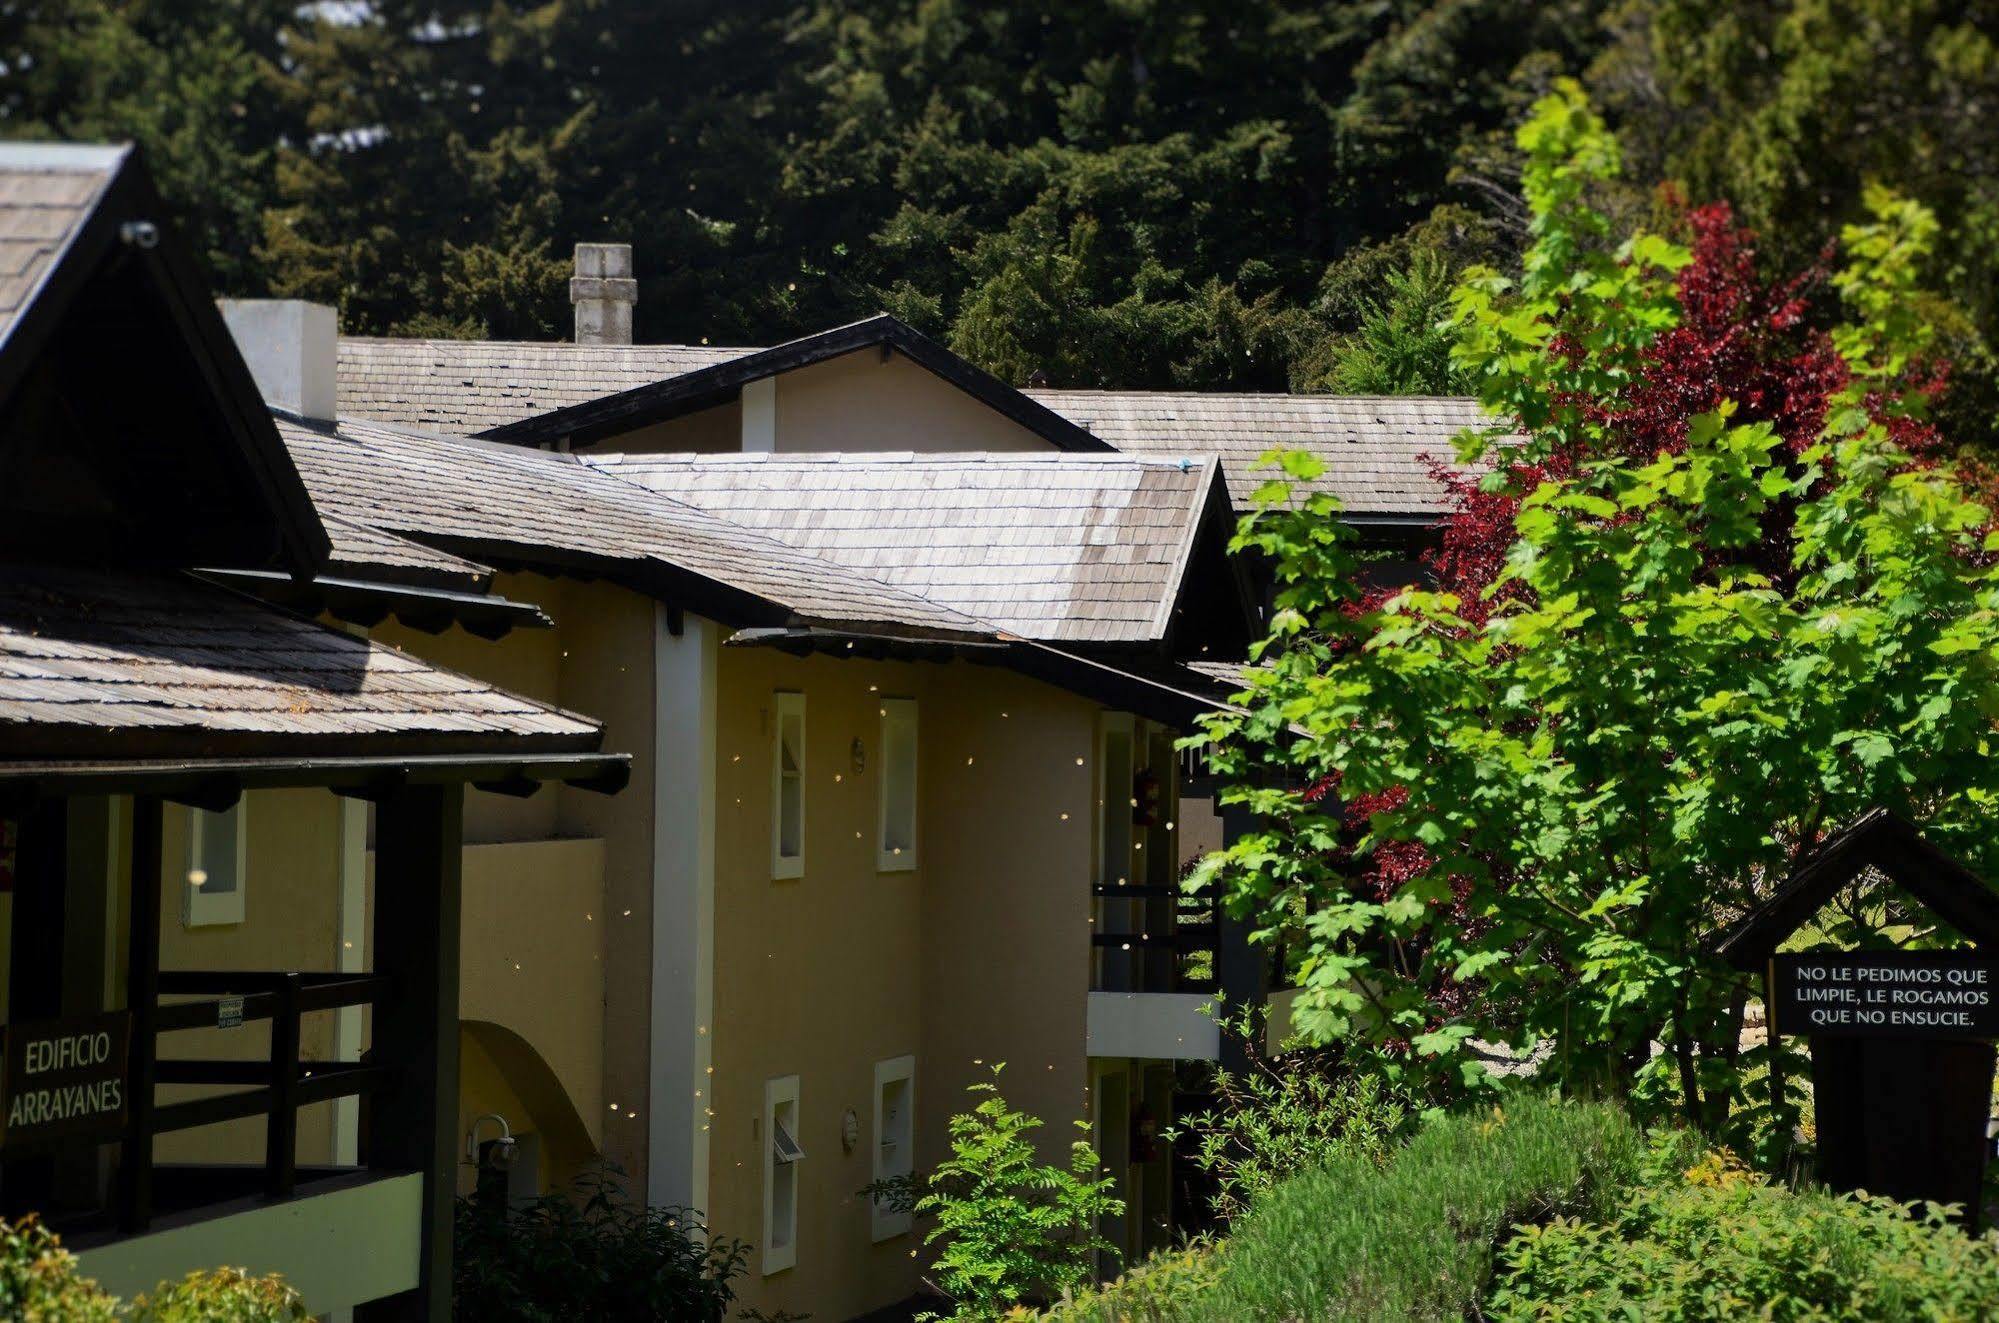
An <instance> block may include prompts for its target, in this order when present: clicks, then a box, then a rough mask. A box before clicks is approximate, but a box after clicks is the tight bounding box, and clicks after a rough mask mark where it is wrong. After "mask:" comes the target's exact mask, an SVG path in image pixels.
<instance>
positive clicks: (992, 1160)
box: [916, 1063, 1124, 1323]
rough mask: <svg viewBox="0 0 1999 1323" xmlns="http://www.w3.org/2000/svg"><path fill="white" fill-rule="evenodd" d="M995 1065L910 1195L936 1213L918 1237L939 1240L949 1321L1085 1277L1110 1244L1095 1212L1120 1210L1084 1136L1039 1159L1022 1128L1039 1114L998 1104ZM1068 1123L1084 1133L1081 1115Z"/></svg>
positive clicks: (1036, 1123)
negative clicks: (1056, 1162) (944, 1153)
mask: <svg viewBox="0 0 1999 1323" xmlns="http://www.w3.org/2000/svg"><path fill="white" fill-rule="evenodd" d="M1003 1069H1005V1063H1001V1064H1000V1065H996V1066H994V1067H993V1079H992V1080H991V1081H980V1082H979V1083H977V1084H974V1085H972V1086H971V1088H970V1089H969V1092H970V1093H971V1094H972V1096H973V1097H975V1098H977V1099H978V1100H979V1101H978V1103H977V1105H976V1106H974V1107H973V1109H972V1110H971V1111H969V1112H961V1113H959V1114H958V1115H956V1116H954V1117H952V1118H951V1123H950V1128H951V1156H950V1157H949V1158H947V1159H945V1160H944V1161H943V1162H941V1163H939V1164H938V1166H937V1170H936V1171H935V1172H934V1173H932V1174H931V1176H930V1178H929V1179H928V1180H927V1181H926V1182H925V1186H924V1188H925V1191H926V1192H925V1193H924V1195H923V1197H922V1198H920V1199H918V1200H917V1201H916V1211H917V1212H919V1213H927V1214H931V1215H934V1216H935V1217H936V1219H937V1225H936V1226H934V1227H932V1228H931V1229H930V1232H929V1234H928V1235H926V1236H925V1237H924V1243H925V1244H926V1245H930V1244H935V1243H937V1242H938V1241H942V1242H943V1245H944V1248H943V1251H942V1253H940V1254H939V1255H938V1257H937V1265H936V1273H937V1280H938V1282H939V1284H940V1285H942V1286H943V1288H944V1291H945V1293H946V1294H947V1295H949V1296H950V1297H951V1301H952V1304H953V1306H954V1308H953V1311H952V1313H951V1315H950V1318H951V1319H952V1321H953V1323H970V1321H971V1320H988V1319H996V1318H999V1317H1001V1316H1002V1315H1003V1314H1004V1313H1005V1312H1006V1311H1007V1310H1009V1309H1012V1308H1014V1307H1016V1306H1018V1305H1020V1304H1022V1303H1023V1302H1025V1301H1029V1300H1035V1301H1045V1300H1051V1299H1056V1298H1059V1297H1063V1296H1066V1295H1068V1294H1069V1293H1070V1292H1072V1291H1073V1290H1075V1288H1077V1287H1078V1286H1080V1285H1081V1284H1082V1283H1083V1282H1085V1281H1086V1280H1088V1278H1089V1276H1090V1272H1091V1269H1092V1267H1093V1266H1094V1264H1095V1259H1096V1256H1097V1254H1099V1253H1112V1252H1114V1250H1113V1247H1112V1246H1111V1245H1110V1243H1109V1242H1108V1241H1106V1240H1104V1239H1103V1237H1101V1236H1100V1235H1098V1234H1097V1222H1098V1220H1099V1219H1100V1218H1104V1217H1114V1216H1117V1215H1118V1214H1120V1213H1122V1212H1124V1204H1123V1202H1122V1201H1121V1200H1119V1199H1117V1198H1116V1197H1115V1196H1113V1195H1112V1193H1111V1190H1112V1189H1113V1188H1114V1186H1115V1182H1114V1181H1113V1180H1112V1179H1111V1178H1110V1177H1109V1176H1106V1175H1104V1174H1103V1171H1102V1163H1101V1162H1100V1161H1099V1160H1098V1158H1097V1153H1096V1150H1095V1149H1093V1148H1091V1147H1090V1145H1089V1143H1088V1142H1087V1140H1085V1139H1078V1140H1076V1141H1075V1142H1074V1143H1072V1144H1070V1146H1069V1165H1068V1166H1067V1167H1055V1166H1049V1165H1046V1164H1044V1163H1042V1162H1041V1161H1040V1158H1039V1155H1038V1154H1037V1153H1036V1151H1035V1147H1034V1142H1033V1141H1032V1140H1031V1139H1029V1138H1028V1134H1029V1132H1030V1131H1033V1130H1036V1129H1039V1128H1040V1126H1041V1122H1040V1120H1038V1119H1037V1118H1035V1117H1032V1116H1029V1115H1027V1114H1026V1113H1025V1112H1017V1111H1015V1110H1013V1109H1012V1108H1011V1107H1009V1106H1007V1103H1006V1099H1005V1098H1004V1097H1002V1096H1001V1095H1000V1091H999V1084H998V1083H997V1081H998V1079H999V1074H1000V1072H1001V1071H1002V1070H1003ZM1076 1124H1077V1126H1078V1127H1079V1128H1080V1129H1081V1131H1082V1132H1083V1134H1085V1135H1087V1134H1088V1133H1089V1124H1088V1123H1087V1122H1084V1121H1078V1122H1077V1123H1076Z"/></svg>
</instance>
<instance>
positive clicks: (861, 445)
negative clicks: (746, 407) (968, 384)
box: [591, 348, 1050, 454]
mask: <svg viewBox="0 0 1999 1323" xmlns="http://www.w3.org/2000/svg"><path fill="white" fill-rule="evenodd" d="M741 448H742V406H741V405H740V403H738V402H737V401H734V400H731V401H730V402H728V403H727V404H720V405H716V406H715V407H714V408H711V409H704V410H702V411H701V412H699V413H693V414H688V415H687V416H685V417H682V418H673V419H669V420H667V421H666V422H663V423H654V424H652V425H651V426H648V427H642V428H638V429H636V430H634V431H631V432H627V433H626V434H625V435H623V436H617V437H611V438H609V439H607V440H603V441H599V442H596V443H595V444H594V445H593V446H592V447H591V449H592V450H595V451H600V452H610V451H629V452H633V453H639V452H645V453H659V452H698V453H704V454H705V453H711V452H717V451H733V450H740V449H741ZM777 448H778V449H779V450H780V451H827V450H855V451H865V450H914V451H940V450H1048V449H1050V446H1049V443H1048V442H1047V441H1046V440H1044V439H1042V438H1041V437H1039V436H1036V435H1035V434H1034V433H1033V432H1031V431H1029V430H1028V429H1027V428H1025V427H1022V426H1021V425H1020V424H1019V423H1016V422H1014V421H1013V420H1012V419H1010V418H1008V417H1006V416H1005V415H1004V414H1001V413H999V412H998V411H996V410H994V409H991V408H989V407H987V406H986V405H984V404H981V403H980V402H979V401H977V400H975V399H973V398H972V397H971V396H970V395H967V394H966V393H965V392H963V391H961V390H959V389H958V388H957V387H956V386H953V385H951V384H950V383H949V382H947V381H945V380H944V379H943V378H941V377H938V376H935V375H934V374H932V373H931V372H929V371H927V370H926V369H924V368H921V367H918V366H917V365H916V364H915V363H912V362H910V361H909V360H908V359H907V358H904V357H903V356H902V355H901V354H894V353H892V354H890V355H889V356H888V358H887V359H883V358H882V356H881V352H880V351H879V350H877V349H873V348H869V349H861V350H856V351H855V352H854V353H851V354H843V355H841V356H840V357H838V358H830V359H827V360H826V361H825V362H823V363H814V364H812V365H810V366H809V367H802V368H799V369H797V370H796V371H792V372H787V373H784V374H783V375H782V376H779V377H778V378H777Z"/></svg>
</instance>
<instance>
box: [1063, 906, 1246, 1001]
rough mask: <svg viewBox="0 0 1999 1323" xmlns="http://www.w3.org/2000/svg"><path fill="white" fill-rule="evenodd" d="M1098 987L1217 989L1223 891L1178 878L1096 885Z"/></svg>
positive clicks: (1094, 925) (1094, 987)
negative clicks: (1190, 886) (1192, 886)
mask: <svg viewBox="0 0 1999 1323" xmlns="http://www.w3.org/2000/svg"><path fill="white" fill-rule="evenodd" d="M1090 894H1091V896H1092V898H1093V900H1092V904H1091V911H1092V915H1093V919H1092V924H1091V935H1090V941H1091V944H1092V945H1093V946H1094V947H1095V951H1096V960H1095V962H1094V965H1095V977H1094V979H1093V981H1092V984H1091V988H1092V990H1093V991H1096V992H1212V991H1214V989H1215V986H1216V984H1215V952H1216V945H1215V944H1216V942H1217V941H1218V940H1219V938H1220V935H1221V907H1220V902H1219V896H1218V893H1216V891H1215V890H1214V889H1213V888H1212V887H1210V888H1205V889H1203V890H1201V891H1199V892H1195V893H1191V894H1190V893H1188V892H1187V891H1185V890H1184V889H1183V888H1182V887H1181V886H1180V885H1179V884H1178V883H1172V884H1131V885H1104V884H1099V885H1096V886H1093V887H1091V888H1090Z"/></svg>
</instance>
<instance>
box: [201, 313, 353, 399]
mask: <svg viewBox="0 0 1999 1323" xmlns="http://www.w3.org/2000/svg"><path fill="white" fill-rule="evenodd" d="M216 301H217V303H219V304H220V305H221V307H222V320H223V321H225V322H227V323H228V324H229V334H230V335H232V336H234V337H235V338H236V348H237V349H238V350H239V351H241V353H242V355H243V361H244V362H245V363H248V364H249V365H250V375H251V376H252V377H254V378H256V382H257V389H258V390H260V391H262V392H263V393H264V400H265V402H266V403H268V404H270V405H273V406H275V407H276V408H279V409H285V410H288V411H290V412H292V413H295V414H297V415H299V416H300V417H301V418H310V419H312V420H314V421H315V422H332V421H333V416H334V413H335V409H336V404H337V395H338V376H337V367H336V364H337V361H338V356H339V353H340V347H339V321H338V318H337V317H336V316H335V314H334V311H333V309H332V308H329V307H328V306H326V305H325V304H324V303H307V302H305V301H304V300H303V299H218V300H216Z"/></svg>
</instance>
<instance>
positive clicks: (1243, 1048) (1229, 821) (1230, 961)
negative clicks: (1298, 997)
mask: <svg viewBox="0 0 1999 1323" xmlns="http://www.w3.org/2000/svg"><path fill="white" fill-rule="evenodd" d="M1252 821H1253V819H1252V818H1251V815H1250V812H1249V810H1248V809H1246V808H1244V807H1242V806H1241V805H1239V804H1231V805H1228V806H1227V807H1225V808H1223V809H1222V845H1223V846H1224V847H1225V848H1226V847H1227V846H1229V845H1231V844H1233V843H1234V842H1235V841H1236V840H1237V839H1238V838H1239V837H1240V836H1241V835H1242V834H1243V833H1244V832H1246V831H1248V830H1250V827H1251V824H1252ZM1254 928H1255V924H1254V922H1253V921H1251V920H1248V919H1235V918H1231V917H1229V915H1228V913H1227V911H1226V910H1224V911H1223V912H1222V913H1221V914H1220V915H1219V916H1218V917H1217V919H1216V920H1215V986H1216V987H1218V988H1220V989H1221V993H1222V1007H1223V1013H1224V1014H1226V1015H1227V1016H1228V1017H1229V1019H1231V1020H1234V1019H1235V1017H1237V1016H1239V1015H1241V1014H1242V1011H1243V1008H1244V1007H1246V1006H1247V1007H1252V1008H1255V1009H1256V1010H1257V1011H1258V1012H1259V1015H1258V1017H1257V1020H1258V1023H1259V1024H1260V1023H1261V1020H1262V1016H1261V1014H1260V1012H1261V1011H1262V1009H1263V1006H1264V1004H1265V1002H1266V1001H1267V1000H1268V999H1269V996H1270V957H1269V954H1268V953H1267V952H1265V951H1264V950H1263V949H1262V948H1260V947H1257V946H1254V945H1252V944H1251V943H1250V940H1249V935H1250V933H1251V932H1252V931H1253V930H1254ZM1249 1065H1250V1045H1249V1044H1248V1043H1245V1042H1244V1041H1243V1040H1242V1038H1241V1036H1239V1035H1237V1034H1233V1033H1230V1032H1228V1031H1227V1030H1224V1031H1223V1033H1222V1050H1221V1067H1222V1069H1223V1070H1226V1071H1228V1072H1229V1073H1230V1074H1232V1075H1240V1074H1242V1073H1243V1072H1244V1071H1246V1070H1248V1069H1249Z"/></svg>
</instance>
